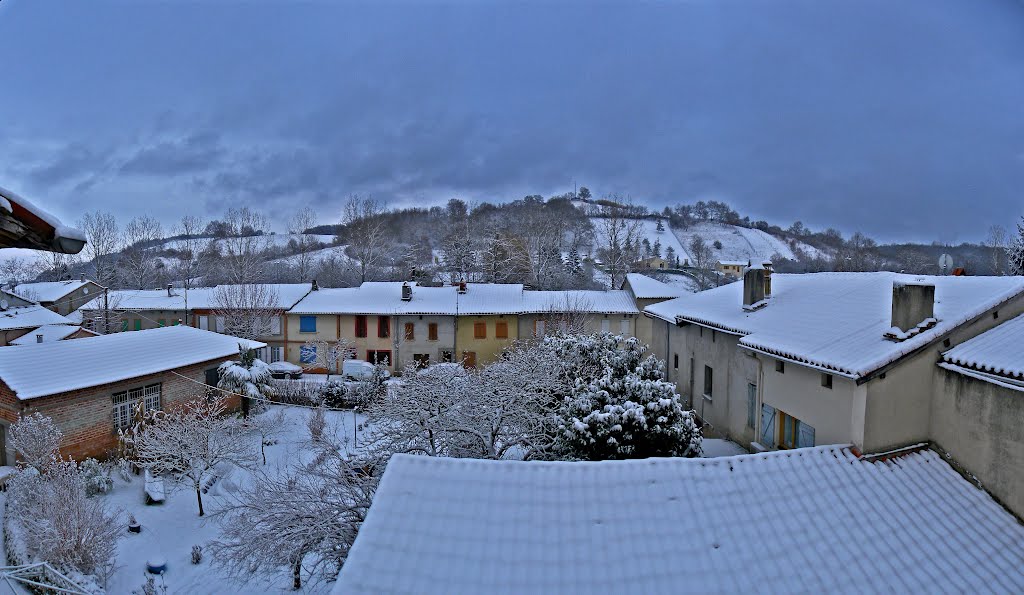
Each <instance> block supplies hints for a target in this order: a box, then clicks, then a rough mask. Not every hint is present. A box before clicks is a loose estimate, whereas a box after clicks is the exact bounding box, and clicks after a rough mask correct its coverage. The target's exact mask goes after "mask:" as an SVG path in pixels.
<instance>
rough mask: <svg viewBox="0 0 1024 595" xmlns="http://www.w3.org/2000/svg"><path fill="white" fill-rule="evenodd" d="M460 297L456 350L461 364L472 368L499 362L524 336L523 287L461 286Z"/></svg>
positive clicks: (491, 284) (456, 328)
mask: <svg viewBox="0 0 1024 595" xmlns="http://www.w3.org/2000/svg"><path fill="white" fill-rule="evenodd" d="M457 298H458V299H457V304H456V307H457V310H456V311H457V316H456V319H455V349H456V357H457V358H458V361H461V362H462V363H463V364H464V365H465V366H466V367H468V368H473V367H477V366H484V365H487V364H489V363H492V362H495V361H497V359H498V358H499V357H500V356H501V354H502V353H504V352H505V350H506V349H508V348H509V346H511V345H512V344H513V343H514V342H515V341H516V340H518V339H519V337H520V335H519V315H520V314H521V313H522V311H523V286H522V285H521V284H518V283H507V284H498V283H461V284H459V285H458V290H457ZM524 338H525V337H524Z"/></svg>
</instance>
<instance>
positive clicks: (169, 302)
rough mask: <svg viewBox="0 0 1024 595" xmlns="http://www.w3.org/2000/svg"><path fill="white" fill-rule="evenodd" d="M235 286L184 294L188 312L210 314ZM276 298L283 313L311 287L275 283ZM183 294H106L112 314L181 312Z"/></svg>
mask: <svg viewBox="0 0 1024 595" xmlns="http://www.w3.org/2000/svg"><path fill="white" fill-rule="evenodd" d="M233 287H239V286H236V285H218V286H217V287H196V288H193V289H189V290H188V292H187V293H188V296H187V297H188V309H189V310H210V309H216V308H217V307H219V304H220V303H221V301H222V299H223V297H219V296H224V295H230V293H228V294H225V293H224V292H225V291H226V292H230V291H231V288H233ZM266 287H269V288H270V289H271V290H272V291H273V292H274V293H273V295H275V296H276V303H275V304H274V307H276V308H280V309H282V310H287V309H289V308H291V307H292V306H294V305H295V304H297V303H298V302H299V301H300V300H301V299H302V298H303V297H304V296H305V295H306V294H307V293H309V292H310V290H311V289H312V287H311V286H310V284H309V283H276V284H269V285H267V286H266ZM185 294H186V291H185V290H184V289H181V288H172V289H171V292H170V293H169V294H168V292H167V290H166V289H142V290H132V289H125V290H118V291H109V292H108V295H107V298H106V299H107V300H108V303H109V304H110V308H112V309H115V310H184V309H185V299H186V295H185ZM103 299H104V298H103V296H99V297H97V298H96V299H94V300H92V301H91V302H89V303H88V304H86V305H84V306H82V309H83V310H101V309H103Z"/></svg>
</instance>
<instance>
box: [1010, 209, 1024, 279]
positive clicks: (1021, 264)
mask: <svg viewBox="0 0 1024 595" xmlns="http://www.w3.org/2000/svg"><path fill="white" fill-rule="evenodd" d="M1020 219H1021V220H1020V222H1018V223H1017V237H1015V238H1014V239H1013V240H1012V241H1011V242H1010V245H1009V247H1007V248H1006V259H1007V263H1008V264H1009V267H1010V274H1011V275H1024V216H1021V218H1020Z"/></svg>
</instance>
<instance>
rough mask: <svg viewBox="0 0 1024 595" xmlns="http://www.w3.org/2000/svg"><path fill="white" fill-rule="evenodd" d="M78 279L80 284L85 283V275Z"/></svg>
mask: <svg viewBox="0 0 1024 595" xmlns="http://www.w3.org/2000/svg"><path fill="white" fill-rule="evenodd" d="M78 278H79V280H81V281H82V283H85V273H82V274H81V275H80V276H79V277H78Z"/></svg>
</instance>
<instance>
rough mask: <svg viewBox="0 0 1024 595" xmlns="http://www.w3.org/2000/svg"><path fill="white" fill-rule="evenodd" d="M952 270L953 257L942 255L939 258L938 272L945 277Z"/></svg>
mask: <svg viewBox="0 0 1024 595" xmlns="http://www.w3.org/2000/svg"><path fill="white" fill-rule="evenodd" d="M952 270H953V257H952V256H950V255H949V254H943V255H942V256H940V257H939V271H940V272H941V273H942V274H943V275H945V274H947V273H949V272H950V271H952Z"/></svg>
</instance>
